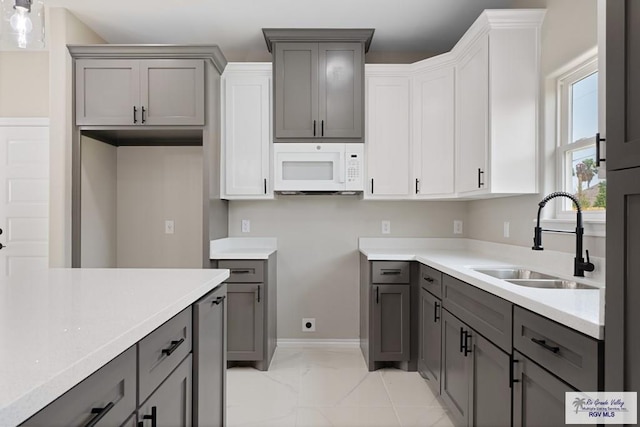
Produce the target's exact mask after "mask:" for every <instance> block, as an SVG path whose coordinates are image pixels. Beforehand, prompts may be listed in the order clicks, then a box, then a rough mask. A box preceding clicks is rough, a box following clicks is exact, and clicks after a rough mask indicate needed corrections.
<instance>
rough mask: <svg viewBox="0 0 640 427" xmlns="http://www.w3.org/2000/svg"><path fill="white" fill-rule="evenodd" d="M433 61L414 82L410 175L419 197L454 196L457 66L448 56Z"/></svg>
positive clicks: (420, 71) (416, 74)
mask: <svg viewBox="0 0 640 427" xmlns="http://www.w3.org/2000/svg"><path fill="white" fill-rule="evenodd" d="M443 56H444V55H443ZM432 62H433V61H429V63H430V64H431V65H430V66H429V67H428V68H423V67H421V69H419V70H418V71H417V72H416V73H415V74H414V76H413V81H412V97H413V100H412V102H413V109H412V113H411V117H412V131H413V134H412V143H411V144H412V155H411V157H412V160H413V165H412V167H413V169H412V175H411V176H412V177H413V179H414V194H415V198H417V199H432V198H441V197H452V196H453V195H454V145H455V141H454V135H455V132H454V131H455V128H454V126H455V124H454V123H455V121H454V116H455V103H454V93H455V92H454V67H453V63H452V62H451V61H450V60H449V59H448V57H447V59H445V60H444V61H443V63H442V64H435V66H434V64H432Z"/></svg>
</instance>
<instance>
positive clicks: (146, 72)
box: [140, 59, 205, 125]
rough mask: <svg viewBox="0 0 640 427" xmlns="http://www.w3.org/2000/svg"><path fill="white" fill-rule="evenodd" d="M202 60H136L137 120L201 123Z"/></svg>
mask: <svg viewBox="0 0 640 427" xmlns="http://www.w3.org/2000/svg"><path fill="white" fill-rule="evenodd" d="M204 92H205V90H204V61H202V60H196V59H193V60H184V59H176V60H174V59H154V60H148V61H140V105H141V107H140V109H141V110H140V113H141V114H140V119H141V123H142V124H146V125H204Z"/></svg>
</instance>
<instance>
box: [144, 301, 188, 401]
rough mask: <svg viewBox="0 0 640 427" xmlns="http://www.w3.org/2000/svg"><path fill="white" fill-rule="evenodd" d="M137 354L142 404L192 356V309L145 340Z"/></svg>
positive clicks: (182, 313)
mask: <svg viewBox="0 0 640 427" xmlns="http://www.w3.org/2000/svg"><path fill="white" fill-rule="evenodd" d="M138 352H139V355H138V378H139V384H138V389H139V396H140V400H139V401H138V403H142V402H144V401H145V400H146V399H147V397H149V395H150V394H151V392H153V390H155V389H156V388H157V387H158V386H159V385H160V383H161V382H162V381H163V380H164V379H165V378H167V376H168V375H169V374H170V373H171V371H173V370H174V369H175V367H176V366H178V365H179V364H180V362H181V361H182V360H183V359H184V358H185V357H186V356H187V355H188V354H189V353H190V352H191V307H188V308H186V309H185V310H183V311H182V312H181V313H179V314H178V315H176V316H174V317H173V318H172V319H171V320H169V321H168V322H166V323H165V324H164V325H162V326H160V327H159V328H158V329H156V330H155V331H153V332H151V333H150V334H149V335H147V336H146V337H145V338H143V339H142V340H141V341H140V342H139V343H138Z"/></svg>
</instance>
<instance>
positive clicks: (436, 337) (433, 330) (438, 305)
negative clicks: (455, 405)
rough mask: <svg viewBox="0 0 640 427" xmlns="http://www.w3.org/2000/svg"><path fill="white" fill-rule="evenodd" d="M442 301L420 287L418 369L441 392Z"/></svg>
mask: <svg viewBox="0 0 640 427" xmlns="http://www.w3.org/2000/svg"><path fill="white" fill-rule="evenodd" d="M441 317H442V302H441V301H440V300H439V299H438V298H436V297H434V296H433V295H431V293H430V292H428V291H427V290H425V289H424V288H421V289H420V323H419V325H420V327H419V329H420V332H419V337H420V338H419V340H420V345H419V349H420V350H419V359H418V371H419V372H420V374H421V375H422V376H423V377H424V378H426V379H428V380H430V381H431V382H432V386H433V388H434V389H435V390H437V392H438V393H440V369H441V365H442V364H441V360H442V321H441Z"/></svg>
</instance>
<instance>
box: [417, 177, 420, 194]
mask: <svg viewBox="0 0 640 427" xmlns="http://www.w3.org/2000/svg"><path fill="white" fill-rule="evenodd" d="M419 192H420V180H419V179H418V178H416V194H418V193H419Z"/></svg>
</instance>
